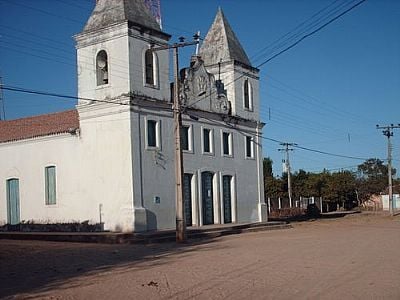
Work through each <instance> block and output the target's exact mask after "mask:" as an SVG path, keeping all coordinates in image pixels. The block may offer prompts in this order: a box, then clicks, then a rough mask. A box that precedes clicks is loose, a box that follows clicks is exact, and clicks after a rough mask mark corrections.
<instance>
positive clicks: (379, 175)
mask: <svg viewBox="0 0 400 300" xmlns="http://www.w3.org/2000/svg"><path fill="white" fill-rule="evenodd" d="M357 169H358V179H357V190H358V194H359V198H360V200H361V201H366V200H368V199H369V198H370V197H371V195H379V194H381V193H383V192H384V191H385V189H386V188H387V185H388V168H387V166H386V165H384V164H383V161H382V160H380V159H378V158H370V159H368V160H366V161H365V162H364V163H362V164H360V165H359V166H358V167H357ZM392 174H393V175H395V174H396V169H392Z"/></svg>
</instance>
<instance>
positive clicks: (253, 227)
mask: <svg viewBox="0 0 400 300" xmlns="http://www.w3.org/2000/svg"><path fill="white" fill-rule="evenodd" d="M288 228H292V226H291V225H290V224H289V223H286V222H259V223H247V224H223V225H206V226H202V227H189V228H188V229H187V232H186V233H187V238H188V239H201V238H203V239H212V238H217V237H221V236H225V235H230V234H240V233H245V232H255V231H263V230H276V229H288ZM0 239H13V240H42V241H53V242H79V243H104V244H126V243H129V244H149V243H163V242H173V241H175V239H176V236H175V230H172V229H171V230H160V231H154V232H145V233H115V232H0Z"/></svg>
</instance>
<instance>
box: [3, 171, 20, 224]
mask: <svg viewBox="0 0 400 300" xmlns="http://www.w3.org/2000/svg"><path fill="white" fill-rule="evenodd" d="M6 189H7V223H8V224H11V225H16V224H19V223H20V213H19V180H18V179H16V178H13V179H9V180H7V188H6Z"/></svg>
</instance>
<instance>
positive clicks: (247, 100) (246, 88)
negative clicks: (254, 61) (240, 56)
mask: <svg viewBox="0 0 400 300" xmlns="http://www.w3.org/2000/svg"><path fill="white" fill-rule="evenodd" d="M243 98H244V99H243V100H244V101H243V102H244V108H245V109H248V110H252V109H253V103H252V90H251V84H250V81H249V80H248V79H246V80H245V81H244V84H243Z"/></svg>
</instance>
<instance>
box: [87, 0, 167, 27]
mask: <svg viewBox="0 0 400 300" xmlns="http://www.w3.org/2000/svg"><path fill="white" fill-rule="evenodd" d="M121 21H129V22H131V23H132V24H135V25H138V26H139V27H143V28H147V29H150V30H156V31H161V28H160V25H159V24H158V23H157V20H156V19H155V18H154V16H153V15H152V14H151V12H150V11H149V9H148V8H147V7H146V5H145V4H144V0H97V1H96V6H95V8H94V10H93V12H92V15H91V16H90V18H89V20H88V21H87V23H86V25H85V28H84V29H83V31H84V32H85V31H92V30H97V29H101V28H104V27H107V26H109V25H112V24H115V23H118V22H121Z"/></svg>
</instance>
